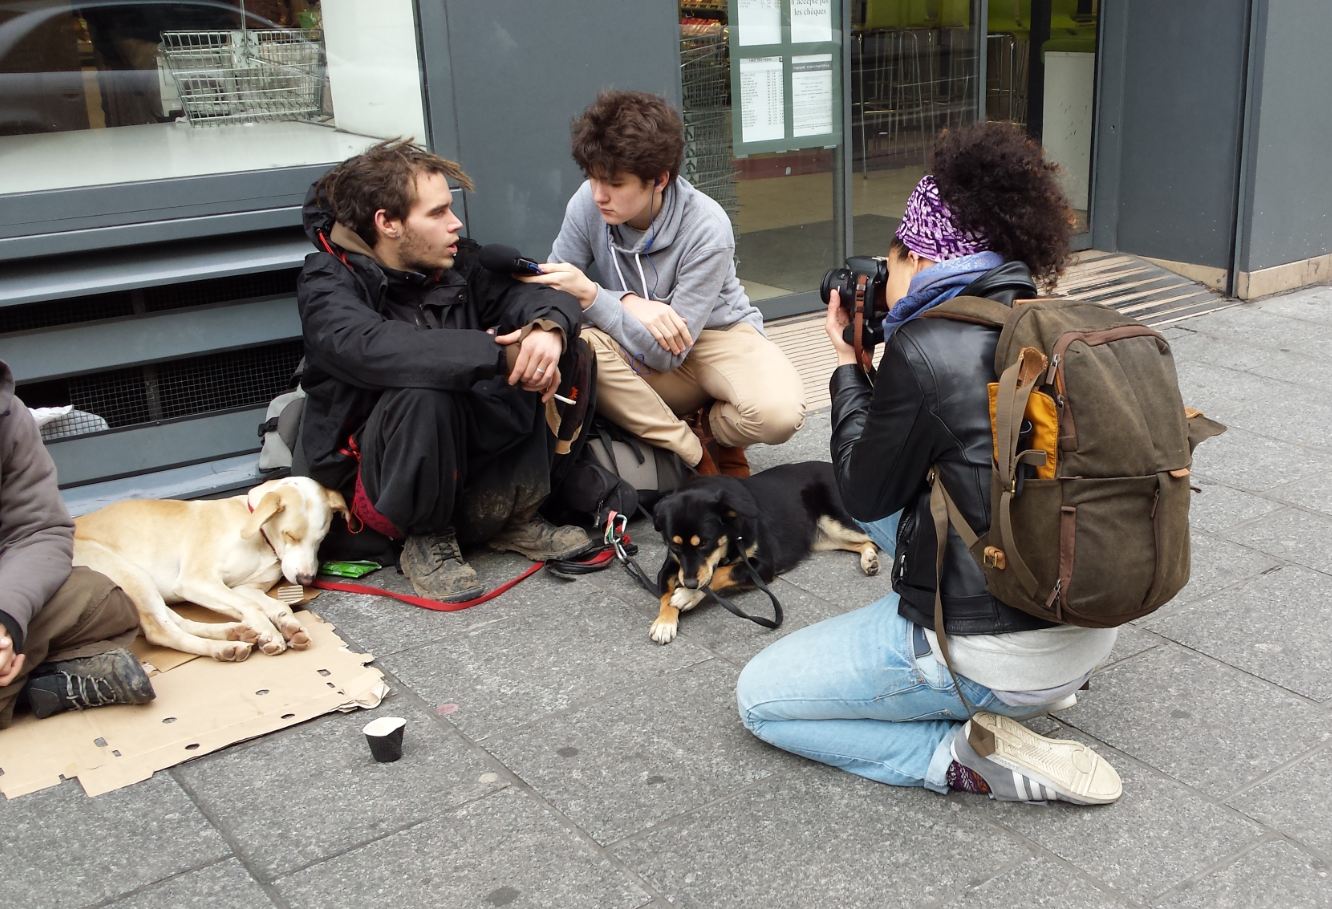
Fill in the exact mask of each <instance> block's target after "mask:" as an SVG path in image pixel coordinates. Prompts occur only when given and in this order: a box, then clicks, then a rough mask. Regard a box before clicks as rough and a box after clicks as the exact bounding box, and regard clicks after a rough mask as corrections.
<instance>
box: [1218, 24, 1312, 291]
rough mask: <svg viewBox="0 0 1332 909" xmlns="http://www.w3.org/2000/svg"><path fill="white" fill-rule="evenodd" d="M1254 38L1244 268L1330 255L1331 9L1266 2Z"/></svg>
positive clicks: (1241, 255) (1254, 269) (1243, 226)
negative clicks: (1254, 63) (1252, 100)
mask: <svg viewBox="0 0 1332 909" xmlns="http://www.w3.org/2000/svg"><path fill="white" fill-rule="evenodd" d="M1264 20H1265V21H1264ZM1254 41H1255V44H1256V45H1257V47H1256V48H1255V54H1256V55H1257V57H1256V60H1257V69H1256V71H1255V74H1254V79H1255V84H1254V105H1255V107H1254V111H1253V115H1252V122H1251V124H1250V135H1249V157H1248V162H1247V164H1248V174H1247V176H1248V185H1247V187H1246V189H1247V191H1248V193H1249V195H1248V198H1247V200H1246V201H1247V203H1248V204H1247V209H1248V223H1247V224H1244V225H1242V228H1243V240H1242V245H1241V250H1240V262H1239V267H1240V269H1241V270H1242V271H1256V270H1258V269H1260V268H1268V267H1271V266H1274V265H1281V264H1284V263H1286V262H1297V261H1299V260H1301V259H1307V258H1312V257H1314V256H1322V255H1326V254H1328V253H1329V252H1332V173H1330V172H1329V168H1328V163H1327V162H1328V153H1329V150H1332V103H1329V100H1328V97H1327V93H1328V90H1329V89H1332V55H1330V54H1329V53H1328V48H1329V47H1332V4H1329V3H1328V2H1327V0H1280V2H1276V3H1268V2H1266V0H1262V6H1261V8H1260V16H1259V33H1258V34H1256V35H1255V36H1254Z"/></svg>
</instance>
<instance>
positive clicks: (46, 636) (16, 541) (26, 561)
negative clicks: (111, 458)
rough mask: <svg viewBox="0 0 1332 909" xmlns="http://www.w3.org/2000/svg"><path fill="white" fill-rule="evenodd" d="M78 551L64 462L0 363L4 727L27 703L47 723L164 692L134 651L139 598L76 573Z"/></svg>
mask: <svg viewBox="0 0 1332 909" xmlns="http://www.w3.org/2000/svg"><path fill="white" fill-rule="evenodd" d="M73 550H74V522H73V521H72V520H70V517H69V512H68V511H67V510H66V509H65V505H64V503H63V502H62V501H61V500H60V490H59V489H58V488H57V486H56V470H55V464H54V463H52V461H51V455H50V454H49V453H47V451H46V446H45V445H43V444H42V437H41V433H40V432H39V431H38V429H37V423H36V421H34V420H33V418H32V414H31V413H29V411H28V408H27V407H25V406H24V404H23V402H22V401H20V400H19V399H18V398H17V397H15V396H14V377H13V375H12V374H11V373H10V371H9V366H8V365H7V364H5V363H4V362H3V361H0V729H4V728H5V727H6V726H8V725H9V724H10V723H11V722H12V721H13V718H14V708H15V707H16V706H17V705H18V704H19V703H20V702H26V703H27V704H28V706H29V707H30V708H31V710H32V712H33V713H34V714H36V716H37V717H38V718H39V719H41V718H45V717H48V716H50V715H51V714H54V713H60V712H62V711H65V710H71V709H74V710H82V709H86V708H89V707H101V706H104V705H106V704H143V703H146V702H148V701H151V700H152V699H153V697H154V694H153V686H152V684H151V683H150V682H149V681H148V676H147V674H145V673H144V671H143V667H142V666H140V665H139V661H138V659H137V658H135V656H134V655H133V654H132V653H130V652H129V651H128V650H125V649H124V648H125V647H126V646H127V645H128V644H129V642H130V641H132V640H133V639H134V636H135V634H137V633H138V630H139V615H138V612H137V611H136V610H135V608H134V604H133V603H132V602H131V601H130V598H129V597H128V596H126V595H125V592H124V591H123V590H121V589H120V588H119V587H117V586H116V585H115V584H113V583H112V582H111V580H110V579H109V578H107V577H105V576H104V575H101V574H98V573H97V572H95V571H92V570H91V569H88V568H73V569H72V570H71V568H72V563H71V561H70V560H71V557H72V553H73Z"/></svg>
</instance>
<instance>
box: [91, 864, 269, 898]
mask: <svg viewBox="0 0 1332 909" xmlns="http://www.w3.org/2000/svg"><path fill="white" fill-rule="evenodd" d="M236 858H237V856H235V855H224V856H223V857H222V858H220V859H211V860H209V861H206V862H202V863H200V864H198V865H195V866H193V867H191V868H182V869H181V870H180V871H173V872H172V873H171V874H168V875H167V876H166V877H162V878H158V879H157V880H155V881H149V882H148V883H146V884H141V885H140V886H138V887H135V888H134V889H133V890H126V891H125V892H124V893H118V894H116V895H115V896H108V897H106V898H105V899H101V900H98V901H97V902H95V903H86V904H84V907H83V909H99V907H102V906H114V905H115V904H116V903H118V902H120V901H121V900H127V899H129V898H130V897H132V896H138V895H139V894H140V893H143V892H145V891H148V890H152V889H153V888H155V887H160V886H162V885H163V884H165V883H167V882H169V881H174V880H175V879H176V878H178V877H184V876H185V875H187V874H194V873H196V872H198V871H204V870H207V869H208V868H212V867H213V866H214V865H225V864H226V863H227V862H230V861H232V860H234V859H236ZM246 870H247V872H248V869H246ZM251 876H252V877H253V875H251ZM256 883H258V881H257V880H256Z"/></svg>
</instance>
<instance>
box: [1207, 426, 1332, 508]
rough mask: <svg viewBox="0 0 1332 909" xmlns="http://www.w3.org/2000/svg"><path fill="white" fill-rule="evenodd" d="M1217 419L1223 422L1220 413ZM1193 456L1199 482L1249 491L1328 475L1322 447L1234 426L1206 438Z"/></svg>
mask: <svg viewBox="0 0 1332 909" xmlns="http://www.w3.org/2000/svg"><path fill="white" fill-rule="evenodd" d="M1217 419H1218V420H1220V421H1221V422H1223V423H1225V422H1227V419H1226V416H1225V415H1224V414H1218V415H1217ZM1193 457H1194V460H1193V472H1194V474H1195V475H1197V476H1198V477H1200V478H1201V479H1204V480H1213V481H1215V482H1217V483H1222V484H1224V485H1226V486H1232V487H1234V488H1235V489H1242V490H1247V491H1249V492H1264V491H1265V490H1269V489H1272V488H1273V487H1276V486H1281V485H1282V484H1285V483H1293V482H1296V481H1307V482H1319V481H1320V479H1321V478H1324V477H1327V476H1328V475H1329V474H1332V456H1329V455H1328V454H1327V452H1326V451H1325V450H1324V448H1323V447H1322V446H1317V447H1314V448H1310V447H1308V446H1303V445H1293V444H1291V443H1289V442H1282V441H1279V440H1277V439H1273V438H1269V437H1268V436H1267V435H1265V434H1263V433H1256V432H1250V431H1248V430H1246V429H1242V428H1239V427H1235V426H1232V427H1231V428H1230V430H1229V431H1228V432H1225V433H1223V434H1222V435H1220V436H1217V437H1216V438H1214V439H1208V440H1207V441H1206V442H1204V443H1203V444H1202V445H1200V446H1199V447H1198V450H1197V451H1195V452H1194V453H1193Z"/></svg>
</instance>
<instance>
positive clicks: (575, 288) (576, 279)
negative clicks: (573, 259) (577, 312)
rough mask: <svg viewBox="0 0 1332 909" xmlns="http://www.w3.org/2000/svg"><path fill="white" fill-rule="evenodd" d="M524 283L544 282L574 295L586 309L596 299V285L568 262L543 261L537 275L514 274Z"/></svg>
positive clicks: (548, 285)
mask: <svg viewBox="0 0 1332 909" xmlns="http://www.w3.org/2000/svg"><path fill="white" fill-rule="evenodd" d="M514 277H515V278H517V279H518V280H519V281H522V282H523V283H524V284H544V285H545V286H547V287H553V288H555V289H556V290H562V291H564V292H565V293H566V294H569V295H571V296H573V297H575V298H576V299H577V300H578V305H579V306H581V307H582V308H583V309H587V308H588V307H589V306H591V305H592V304H593V303H595V302H596V301H597V285H596V284H594V283H593V281H592V279H591V278H589V277H588V276H587V275H585V274H583V272H582V270H581V269H580V268H578V266H576V265H570V264H569V263H568V262H543V263H542V264H541V274H539V275H514Z"/></svg>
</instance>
